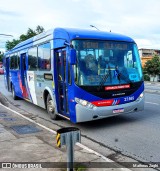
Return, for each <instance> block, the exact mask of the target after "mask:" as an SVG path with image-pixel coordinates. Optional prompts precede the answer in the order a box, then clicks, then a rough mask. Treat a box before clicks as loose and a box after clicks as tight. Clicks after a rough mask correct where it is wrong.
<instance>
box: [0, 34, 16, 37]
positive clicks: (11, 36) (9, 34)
mask: <svg viewBox="0 0 160 171" xmlns="http://www.w3.org/2000/svg"><path fill="white" fill-rule="evenodd" d="M0 36H9V37H13V35H11V34H0Z"/></svg>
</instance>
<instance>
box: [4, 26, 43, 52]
mask: <svg viewBox="0 0 160 171" xmlns="http://www.w3.org/2000/svg"><path fill="white" fill-rule="evenodd" d="M42 32H44V28H43V27H42V26H37V27H36V30H33V29H31V28H28V30H27V33H26V34H22V35H20V37H19V39H17V40H16V39H13V40H12V41H7V42H6V49H7V50H10V49H12V48H13V47H15V46H16V45H17V44H18V43H20V42H22V41H24V40H27V39H29V38H31V37H33V36H35V35H37V34H40V33H42Z"/></svg>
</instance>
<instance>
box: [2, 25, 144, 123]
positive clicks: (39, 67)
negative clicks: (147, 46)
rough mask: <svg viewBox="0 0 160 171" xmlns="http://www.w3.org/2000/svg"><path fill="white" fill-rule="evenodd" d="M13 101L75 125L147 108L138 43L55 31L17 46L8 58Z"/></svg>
mask: <svg viewBox="0 0 160 171" xmlns="http://www.w3.org/2000/svg"><path fill="white" fill-rule="evenodd" d="M4 66H5V85H6V88H7V89H8V91H11V92H12V95H13V98H14V99H17V98H18V97H19V98H22V99H25V100H27V101H29V102H31V103H33V104H35V105H38V106H40V107H42V108H45V109H47V111H48V113H49V114H50V117H51V118H52V119H56V118H57V117H58V116H61V117H64V118H67V119H69V120H71V121H72V122H73V123H77V122H85V121H91V120H96V119H103V118H106V117H110V116H115V115H119V114H124V113H130V112H135V111H141V110H143V109H144V95H143V92H144V82H143V75H142V67H141V61H140V57H139V54H138V49H137V45H136V43H135V42H134V40H133V39H131V38H129V37H127V36H124V35H120V34H115V33H111V32H102V31H93V30H80V29H70V28H55V29H52V30H49V31H47V32H44V33H41V34H39V35H37V36H34V37H33V38H30V39H28V40H26V41H24V42H21V43H19V44H18V45H17V46H15V47H14V48H13V49H12V50H10V51H8V52H7V53H6V54H5V57H4Z"/></svg>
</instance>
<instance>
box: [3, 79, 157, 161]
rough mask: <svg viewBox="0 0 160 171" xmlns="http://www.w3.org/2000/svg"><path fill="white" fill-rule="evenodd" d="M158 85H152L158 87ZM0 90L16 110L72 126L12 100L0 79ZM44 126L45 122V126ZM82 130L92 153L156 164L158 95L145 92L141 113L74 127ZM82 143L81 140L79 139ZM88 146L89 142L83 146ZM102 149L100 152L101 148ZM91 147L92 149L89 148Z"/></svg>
mask: <svg viewBox="0 0 160 171" xmlns="http://www.w3.org/2000/svg"><path fill="white" fill-rule="evenodd" d="M157 86H159V85H155V88H157ZM0 91H1V92H2V93H3V94H5V96H6V97H7V98H8V99H9V100H10V101H11V102H13V103H14V104H15V105H16V106H17V107H19V108H22V109H24V110H26V111H29V112H30V113H33V114H34V115H35V116H38V117H41V118H43V120H47V121H49V122H48V125H46V126H48V127H51V126H50V124H49V123H51V122H52V123H54V124H55V125H59V126H75V125H74V124H72V123H70V122H69V121H67V120H63V119H61V120H59V121H50V119H49V116H48V114H47V113H46V111H45V110H43V109H41V108H39V107H37V106H34V105H32V104H30V103H28V102H25V101H23V100H17V101H13V100H12V97H11V93H9V92H7V91H6V90H5V88H4V84H3V79H2V77H0ZM45 124H47V123H45ZM76 126H77V127H79V128H80V129H81V132H82V135H83V137H87V138H88V139H90V140H93V141H94V142H97V143H98V146H95V150H97V151H98V152H100V153H102V154H103V155H105V156H107V153H108V151H107V149H106V150H104V149H105V147H108V148H110V149H113V150H115V151H118V152H119V153H121V154H124V155H125V156H129V157H131V158H133V159H136V160H139V161H151V162H158V161H159V160H160V150H159V149H160V131H159V130H160V95H158V94H151V93H146V102H145V110H144V111H142V112H137V113H132V114H127V115H121V116H117V117H112V118H107V119H103V120H98V121H94V122H88V123H80V124H77V125H76ZM82 140H83V139H82ZM83 143H84V144H85V145H88V146H89V147H90V146H92V143H89V144H86V143H87V141H85V142H83ZM102 146H103V150H102V149H101V148H100V147H102ZM92 148H93V146H92Z"/></svg>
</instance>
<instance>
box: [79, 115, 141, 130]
mask: <svg viewBox="0 0 160 171" xmlns="http://www.w3.org/2000/svg"><path fill="white" fill-rule="evenodd" d="M136 115H137V117H136V116H135V115H134V117H133V116H132V114H126V115H119V116H113V117H109V118H104V119H99V120H94V121H89V122H83V123H78V124H77V126H79V127H85V128H95V129H97V128H104V127H112V126H115V125H124V124H131V123H134V122H136V121H138V120H139V117H138V115H139V114H138V113H137V114H136Z"/></svg>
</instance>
